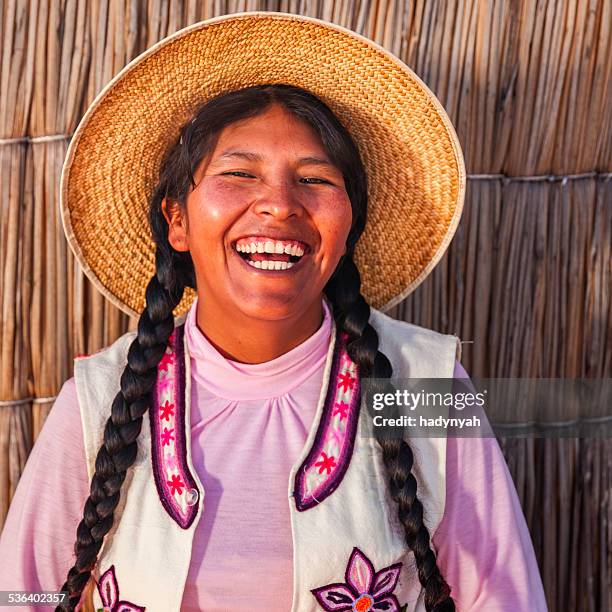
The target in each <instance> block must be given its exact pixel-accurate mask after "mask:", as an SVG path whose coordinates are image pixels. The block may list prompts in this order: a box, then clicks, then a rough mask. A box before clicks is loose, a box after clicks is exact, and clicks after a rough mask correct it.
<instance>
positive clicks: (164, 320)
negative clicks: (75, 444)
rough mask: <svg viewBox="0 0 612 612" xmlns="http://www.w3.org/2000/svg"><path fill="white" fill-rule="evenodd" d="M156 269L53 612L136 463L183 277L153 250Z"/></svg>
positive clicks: (95, 545) (83, 574)
mask: <svg viewBox="0 0 612 612" xmlns="http://www.w3.org/2000/svg"><path fill="white" fill-rule="evenodd" d="M156 269H157V272H156V274H155V276H153V278H152V279H151V280H150V282H149V284H148V286H147V289H146V307H145V309H144V311H143V313H142V314H141V316H140V319H139V321H138V334H137V336H136V337H135V338H134V340H133V342H132V344H131V345H130V348H129V350H128V355H127V365H126V367H125V369H124V370H123V374H122V375H121V390H120V391H119V392H118V393H117V395H116V396H115V399H114V400H113V403H112V408H111V416H110V417H109V419H108V421H107V422H106V427H105V428H104V442H103V443H102V446H101V447H100V450H99V451H98V454H97V456H96V462H95V472H94V475H93V476H92V479H91V487H90V494H89V497H88V498H87V501H86V502H85V508H84V512H83V519H82V520H81V522H80V524H79V526H78V528H77V539H76V543H75V546H74V551H75V555H76V561H75V563H74V565H73V567H71V568H70V570H69V571H68V577H67V579H66V582H65V583H64V585H63V586H62V588H61V590H62V591H67V592H68V600H67V602H65V603H62V604H61V605H59V606H58V607H57V608H56V612H57V611H63V610H70V611H72V610H74V609H75V608H76V606H77V604H78V603H79V601H80V599H81V594H82V592H83V589H84V588H85V585H86V584H87V582H88V581H89V579H90V577H91V570H92V569H93V567H94V566H95V564H96V561H97V558H98V553H99V551H100V548H101V546H102V542H103V540H104V536H105V535H106V534H107V533H108V532H109V531H110V529H111V527H112V525H113V520H114V512H115V509H116V508H117V504H118V503H119V497H120V492H121V485H122V484H123V481H124V480H125V476H126V472H127V470H128V468H130V467H131V466H132V464H133V463H134V461H135V459H136V452H137V448H138V445H137V438H138V436H139V434H140V429H141V426H142V417H143V415H144V414H145V413H146V411H147V409H148V408H149V399H150V392H151V391H152V389H153V387H154V385H155V381H156V379H157V365H158V364H159V362H160V361H161V359H162V357H163V355H164V352H165V350H166V347H167V345H168V340H169V338H170V335H171V334H172V331H173V329H174V317H173V314H172V311H173V310H174V308H176V306H177V305H178V304H179V302H180V300H181V297H182V295H183V291H184V284H183V283H182V279H183V278H184V276H185V274H184V273H180V272H177V270H175V261H173V259H172V257H168V251H167V249H164V248H159V247H158V249H157V251H156ZM177 279H178V280H177Z"/></svg>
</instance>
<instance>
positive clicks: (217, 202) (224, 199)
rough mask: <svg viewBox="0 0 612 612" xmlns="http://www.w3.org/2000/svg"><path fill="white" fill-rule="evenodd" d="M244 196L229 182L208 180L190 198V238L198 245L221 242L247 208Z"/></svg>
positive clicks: (211, 245)
mask: <svg viewBox="0 0 612 612" xmlns="http://www.w3.org/2000/svg"><path fill="white" fill-rule="evenodd" d="M242 199H243V198H240V196H239V194H238V193H236V190H235V189H232V188H231V187H229V186H228V185H227V184H225V185H223V184H221V183H220V182H215V181H207V184H206V185H202V186H201V188H200V189H198V190H197V191H196V192H194V193H193V194H192V196H191V197H190V199H189V201H188V214H189V233H190V238H191V239H192V240H194V239H197V242H196V244H200V243H201V242H202V241H206V240H208V241H214V240H215V239H217V241H218V240H219V239H220V238H222V237H223V235H224V234H225V233H226V232H227V230H228V229H229V228H230V227H231V226H232V224H233V223H234V222H235V221H236V219H237V218H238V217H239V216H240V215H241V214H242V212H243V211H244V205H243V203H242ZM209 246H210V247H213V248H214V246H215V245H213V244H210V245H209Z"/></svg>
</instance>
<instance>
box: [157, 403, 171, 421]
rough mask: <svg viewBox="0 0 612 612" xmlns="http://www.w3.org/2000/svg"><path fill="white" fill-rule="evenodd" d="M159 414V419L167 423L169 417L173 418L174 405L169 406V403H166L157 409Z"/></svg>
mask: <svg viewBox="0 0 612 612" xmlns="http://www.w3.org/2000/svg"><path fill="white" fill-rule="evenodd" d="M159 412H160V415H159V418H160V419H166V421H169V420H170V417H171V416H174V404H171V403H170V402H168V401H166V403H165V404H164V405H163V406H160V407H159Z"/></svg>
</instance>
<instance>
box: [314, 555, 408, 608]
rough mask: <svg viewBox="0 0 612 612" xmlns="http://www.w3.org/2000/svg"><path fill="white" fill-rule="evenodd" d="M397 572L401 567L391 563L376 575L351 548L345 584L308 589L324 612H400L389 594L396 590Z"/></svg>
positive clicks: (334, 583) (395, 601)
mask: <svg viewBox="0 0 612 612" xmlns="http://www.w3.org/2000/svg"><path fill="white" fill-rule="evenodd" d="M401 568H402V564H401V563H394V564H393V565H389V566H388V567H385V568H383V569H381V570H380V571H378V572H377V571H376V570H375V569H374V565H373V564H372V562H371V561H370V559H368V557H366V555H365V554H364V553H363V552H362V551H361V550H359V548H357V547H356V546H355V547H354V548H353V552H351V555H350V557H349V560H348V563H347V565H346V571H345V573H344V580H345V582H344V583H342V582H333V583H331V584H327V585H325V586H323V587H318V588H316V589H312V590H311V593H312V594H313V595H314V596H315V598H316V600H317V602H318V603H319V605H320V606H321V608H323V609H324V610H326V611H327V612H350V611H351V610H387V612H400V605H399V602H398V600H397V597H396V596H395V595H394V594H393V591H394V590H395V587H396V586H397V582H398V579H399V575H400V570H401ZM366 606H367V607H366Z"/></svg>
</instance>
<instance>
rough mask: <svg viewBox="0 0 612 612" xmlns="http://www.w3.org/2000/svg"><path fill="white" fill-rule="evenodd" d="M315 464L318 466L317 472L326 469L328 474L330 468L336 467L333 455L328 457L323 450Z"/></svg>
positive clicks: (320, 472)
mask: <svg viewBox="0 0 612 612" xmlns="http://www.w3.org/2000/svg"><path fill="white" fill-rule="evenodd" d="M315 466H316V467H318V468H319V474H322V473H323V470H327V473H328V474H329V473H330V472H331V471H332V468H335V467H336V458H335V457H334V456H333V455H332V456H331V457H328V456H327V454H326V453H325V451H321V459H320V460H319V461H317V462H316V463H315Z"/></svg>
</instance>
